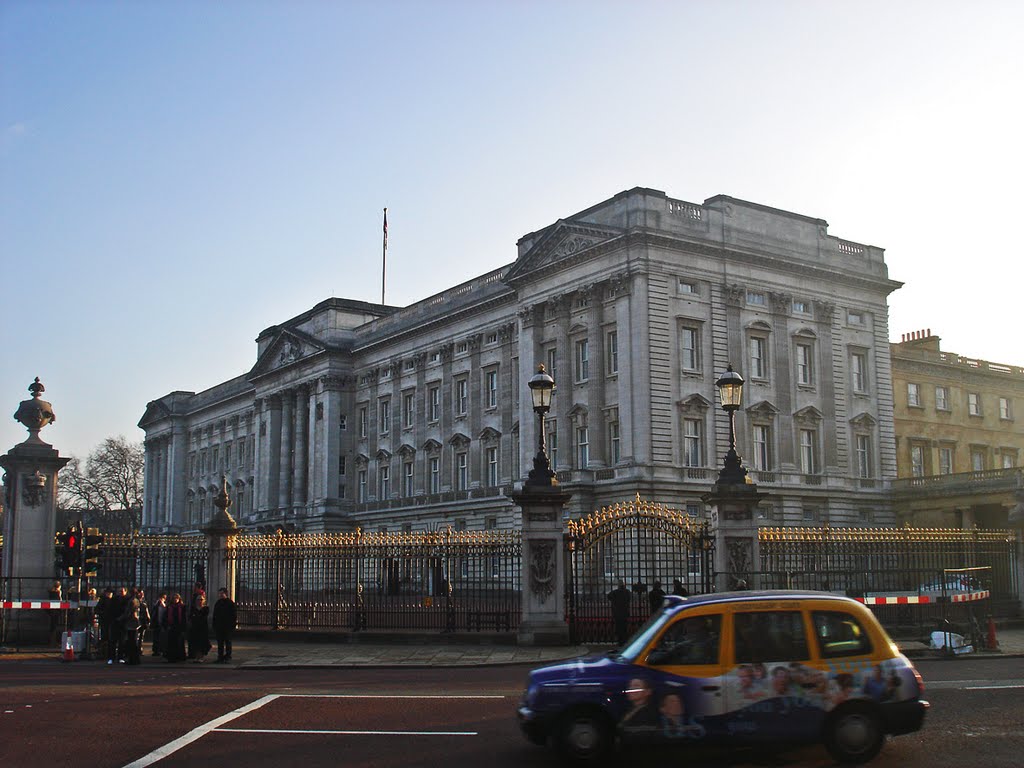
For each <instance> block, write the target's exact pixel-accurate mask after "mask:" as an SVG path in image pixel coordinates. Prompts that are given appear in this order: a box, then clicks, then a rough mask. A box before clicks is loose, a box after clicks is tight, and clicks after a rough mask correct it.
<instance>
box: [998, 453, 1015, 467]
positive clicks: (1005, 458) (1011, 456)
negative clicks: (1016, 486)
mask: <svg viewBox="0 0 1024 768" xmlns="http://www.w3.org/2000/svg"><path fill="white" fill-rule="evenodd" d="M1000 456H1001V457H1002V462H1003V469H1011V468H1012V467H1015V466H1017V453H1016V451H1003V452H1002V454H1000Z"/></svg>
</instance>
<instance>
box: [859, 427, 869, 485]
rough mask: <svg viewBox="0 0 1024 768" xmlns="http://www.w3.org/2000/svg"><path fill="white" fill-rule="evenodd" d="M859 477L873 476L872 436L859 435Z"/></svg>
mask: <svg viewBox="0 0 1024 768" xmlns="http://www.w3.org/2000/svg"><path fill="white" fill-rule="evenodd" d="M856 442H857V477H862V478H866V477H871V475H872V471H871V438H870V437H869V436H868V435H857V441H856Z"/></svg>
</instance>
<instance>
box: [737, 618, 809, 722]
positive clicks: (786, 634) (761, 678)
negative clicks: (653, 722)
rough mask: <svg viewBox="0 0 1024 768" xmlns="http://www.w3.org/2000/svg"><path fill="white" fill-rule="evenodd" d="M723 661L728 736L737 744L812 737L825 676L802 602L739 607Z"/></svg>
mask: <svg viewBox="0 0 1024 768" xmlns="http://www.w3.org/2000/svg"><path fill="white" fill-rule="evenodd" d="M730 623H731V627H730V630H731V638H732V642H731V646H732V647H731V648H730V649H729V650H730V652H731V653H730V654H729V655H728V657H727V659H726V664H727V671H726V672H725V676H724V678H725V688H726V706H727V710H728V724H727V726H726V728H727V730H728V732H729V735H730V736H731V737H732V738H734V739H738V740H741V741H747V740H749V741H775V740H779V741H785V740H795V741H803V740H809V739H813V738H814V737H815V735H816V734H817V733H819V732H820V729H821V726H822V724H823V722H824V716H825V704H826V701H827V693H828V679H827V676H826V675H825V674H824V673H823V671H822V670H821V669H820V664H819V662H818V661H817V660H816V659H815V656H814V651H813V644H812V642H811V638H810V632H809V631H808V620H807V614H806V611H804V610H803V606H802V605H801V603H800V601H795V600H786V601H778V602H774V601H773V602H757V603H753V602H752V603H748V604H743V605H737V606H735V607H734V609H733V610H732V611H731V612H730Z"/></svg>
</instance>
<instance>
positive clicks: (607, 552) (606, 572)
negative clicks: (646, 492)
mask: <svg viewBox="0 0 1024 768" xmlns="http://www.w3.org/2000/svg"><path fill="white" fill-rule="evenodd" d="M565 541H566V560H565V562H566V581H567V583H566V612H567V616H566V619H567V621H568V623H569V635H570V639H571V640H572V642H574V643H603V642H607V643H614V642H615V632H614V627H613V624H612V612H611V603H610V602H609V600H608V593H609V592H611V591H612V590H613V589H615V588H616V587H617V586H618V584H619V582H620V581H622V582H624V583H625V584H626V586H627V587H628V588H629V590H630V596H631V599H630V619H629V624H630V631H631V632H632V630H633V629H635V628H636V627H638V626H639V625H640V624H642V623H643V622H644V621H646V620H647V617H648V616H649V615H650V613H651V608H650V603H649V593H650V591H651V590H652V589H653V588H654V585H655V584H656V583H658V584H660V587H661V589H662V590H664V592H666V593H671V592H673V591H676V592H679V591H682V590H685V592H684V594H695V593H701V592H711V591H713V589H714V586H713V585H714V540H713V538H712V536H711V533H710V530H709V527H708V523H707V522H706V521H701V520H697V519H696V518H694V517H691V516H689V515H687V514H685V513H683V512H679V511H677V510H674V509H669V508H667V507H665V506H663V505H661V504H655V503H653V502H649V501H644V500H642V499H641V498H640V496H639V494H638V495H637V497H636V499H635V500H633V501H629V502H626V503H624V504H622V503H619V504H614V505H612V506H610V507H605V508H604V509H602V510H600V511H598V512H595V513H593V514H592V515H589V516H588V517H582V518H579V519H577V520H570V521H569V523H568V533H567V535H566V539H565Z"/></svg>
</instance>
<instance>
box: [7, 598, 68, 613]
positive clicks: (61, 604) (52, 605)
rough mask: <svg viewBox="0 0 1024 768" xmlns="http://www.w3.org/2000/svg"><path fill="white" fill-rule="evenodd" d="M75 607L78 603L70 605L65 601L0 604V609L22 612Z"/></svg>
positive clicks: (29, 601) (8, 602)
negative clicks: (20, 610)
mask: <svg viewBox="0 0 1024 768" xmlns="http://www.w3.org/2000/svg"><path fill="white" fill-rule="evenodd" d="M77 607H78V603H70V602H68V601H67V600H4V601H3V602H2V603H0V608H21V609H23V610H24V609H29V610H31V609H33V608H35V609H39V608H43V609H45V610H48V611H53V610H57V611H61V610H67V609H68V608H77Z"/></svg>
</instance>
